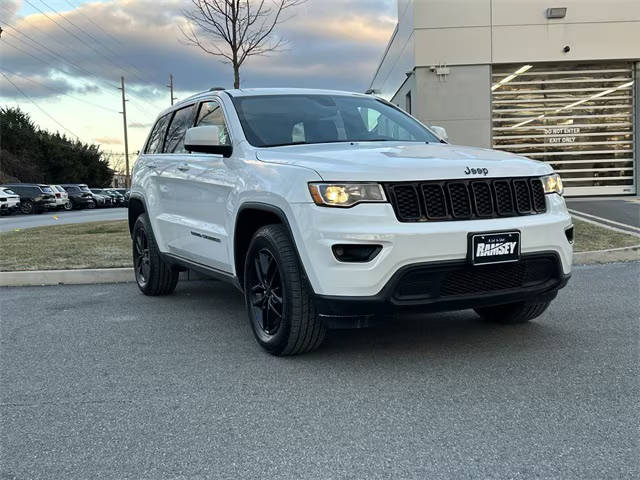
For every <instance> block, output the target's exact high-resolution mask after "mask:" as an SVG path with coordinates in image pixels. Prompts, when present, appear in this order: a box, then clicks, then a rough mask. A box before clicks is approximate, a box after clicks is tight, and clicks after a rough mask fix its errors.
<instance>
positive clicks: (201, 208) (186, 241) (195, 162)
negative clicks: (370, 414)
mask: <svg viewBox="0 0 640 480" xmlns="http://www.w3.org/2000/svg"><path fill="white" fill-rule="evenodd" d="M178 112H179V111H178ZM178 112H176V116H177V115H178ZM195 119H196V121H195V126H203V125H216V126H218V127H220V132H221V138H220V139H219V140H220V143H221V144H225V143H229V142H230V138H229V134H228V131H227V128H226V122H225V119H224V114H223V112H222V108H221V107H220V104H219V103H218V102H217V101H216V100H208V101H205V102H202V103H201V104H200V105H198V106H197V114H196V117H195ZM189 126H191V124H189ZM169 132H171V127H170V128H169ZM185 132H186V128H185V129H184V131H182V132H180V135H181V137H180V139H179V140H177V139H176V140H172V138H173V136H171V135H169V134H167V142H166V147H165V150H167V153H168V156H170V157H172V158H173V159H174V160H175V162H174V163H173V165H172V167H171V171H170V172H169V173H170V175H169V176H170V179H171V180H170V183H171V192H172V194H171V195H170V198H171V200H170V204H171V210H172V211H174V212H175V215H173V218H174V220H175V221H176V222H177V223H179V225H180V227H179V228H180V234H179V235H178V236H177V237H176V238H174V239H173V240H172V242H171V243H170V244H169V247H170V250H171V252H172V253H174V254H176V255H179V256H181V257H183V258H186V259H188V260H191V261H193V262H196V263H199V264H203V265H206V266H208V267H212V268H215V269H218V270H223V271H226V272H231V271H232V266H231V260H230V258H229V254H228V252H229V251H230V250H229V249H228V242H229V237H230V235H229V232H228V231H227V226H226V219H227V203H228V200H229V195H230V194H231V192H232V190H233V185H234V184H235V180H234V178H235V176H234V174H233V168H230V167H231V165H232V163H233V160H231V159H228V158H223V157H222V156H221V155H215V154H203V153H188V152H186V151H185V150H184V145H183V143H182V142H183V141H184V133H185ZM176 135H177V133H176Z"/></svg>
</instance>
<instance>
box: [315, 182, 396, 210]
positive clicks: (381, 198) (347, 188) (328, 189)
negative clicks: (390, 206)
mask: <svg viewBox="0 0 640 480" xmlns="http://www.w3.org/2000/svg"><path fill="white" fill-rule="evenodd" d="M309 192H311V198H313V201H314V202H315V203H316V205H322V206H325V207H352V206H354V205H356V204H357V203H362V202H386V201H387V198H386V197H385V195H384V190H383V189H382V186H381V185H379V184H377V183H310V184H309Z"/></svg>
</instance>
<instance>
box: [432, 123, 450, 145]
mask: <svg viewBox="0 0 640 480" xmlns="http://www.w3.org/2000/svg"><path fill="white" fill-rule="evenodd" d="M431 130H433V133H435V134H436V135H438V136H439V137H440V138H441V139H442V140H444V141H445V142H446V141H447V140H449V135H447V131H446V130H445V128H444V127H438V126H435V125H434V126H432V127H431Z"/></svg>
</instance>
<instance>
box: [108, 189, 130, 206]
mask: <svg viewBox="0 0 640 480" xmlns="http://www.w3.org/2000/svg"><path fill="white" fill-rule="evenodd" d="M103 191H104V193H106V194H107V195H111V198H112V199H113V203H114V205H115V206H116V207H126V206H127V205H126V203H128V202H125V199H124V195H122V194H121V193H120V192H118V191H116V190H115V189H113V188H105V189H103Z"/></svg>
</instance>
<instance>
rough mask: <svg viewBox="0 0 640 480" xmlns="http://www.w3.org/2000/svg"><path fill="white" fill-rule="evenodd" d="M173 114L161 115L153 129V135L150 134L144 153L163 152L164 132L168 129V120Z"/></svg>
mask: <svg viewBox="0 0 640 480" xmlns="http://www.w3.org/2000/svg"><path fill="white" fill-rule="evenodd" d="M170 117H171V114H167V115H165V116H164V117H161V118H159V119H158V121H157V122H156V125H155V126H154V127H153V130H152V131H151V135H150V136H149V142H148V143H147V148H146V150H145V151H144V153H160V152H162V145H163V143H164V134H165V132H166V131H167V122H168V121H169V118H170Z"/></svg>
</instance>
